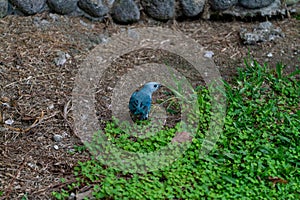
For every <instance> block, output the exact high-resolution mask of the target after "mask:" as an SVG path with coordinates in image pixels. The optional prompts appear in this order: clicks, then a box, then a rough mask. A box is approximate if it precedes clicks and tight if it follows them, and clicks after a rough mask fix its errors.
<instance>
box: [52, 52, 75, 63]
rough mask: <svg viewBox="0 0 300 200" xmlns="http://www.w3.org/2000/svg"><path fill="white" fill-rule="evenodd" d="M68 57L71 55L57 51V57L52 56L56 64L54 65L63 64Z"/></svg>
mask: <svg viewBox="0 0 300 200" xmlns="http://www.w3.org/2000/svg"><path fill="white" fill-rule="evenodd" d="M70 57H71V56H70V55H69V54H68V53H65V52H62V51H59V52H58V53H57V57H56V58H54V62H55V64H56V66H63V65H64V64H65V63H66V62H67V59H68V58H70Z"/></svg>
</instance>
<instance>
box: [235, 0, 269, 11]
mask: <svg viewBox="0 0 300 200" xmlns="http://www.w3.org/2000/svg"><path fill="white" fill-rule="evenodd" d="M274 1H275V0H255V1H253V0H239V3H240V5H242V6H243V7H244V8H250V9H257V8H263V7H266V6H269V5H270V4H271V3H273V2H274Z"/></svg>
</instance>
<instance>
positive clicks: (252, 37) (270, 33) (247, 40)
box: [240, 22, 285, 44]
mask: <svg viewBox="0 0 300 200" xmlns="http://www.w3.org/2000/svg"><path fill="white" fill-rule="evenodd" d="M284 36H285V35H284V33H283V32H282V31H281V29H280V28H274V27H273V24H272V23H271V22H262V23H260V24H259V25H258V26H256V27H255V28H254V29H253V31H252V32H250V31H247V30H246V29H242V30H241V32H240V37H241V39H242V40H243V42H244V44H256V43H258V42H266V41H273V40H275V39H277V38H280V37H284Z"/></svg>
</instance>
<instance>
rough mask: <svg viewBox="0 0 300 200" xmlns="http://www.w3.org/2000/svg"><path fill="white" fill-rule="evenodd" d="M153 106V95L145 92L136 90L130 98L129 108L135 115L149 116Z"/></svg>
mask: <svg viewBox="0 0 300 200" xmlns="http://www.w3.org/2000/svg"><path fill="white" fill-rule="evenodd" d="M150 108H151V96H150V95H148V94H145V93H143V92H134V93H133V94H132V96H131V97H130V100H129V110H130V111H131V112H132V113H133V114H134V115H143V117H144V118H147V117H148V113H149V111H150Z"/></svg>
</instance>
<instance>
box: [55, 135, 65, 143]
mask: <svg viewBox="0 0 300 200" xmlns="http://www.w3.org/2000/svg"><path fill="white" fill-rule="evenodd" d="M62 139H63V136H61V135H58V134H55V135H53V140H54V141H55V142H61V141H62Z"/></svg>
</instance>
